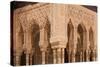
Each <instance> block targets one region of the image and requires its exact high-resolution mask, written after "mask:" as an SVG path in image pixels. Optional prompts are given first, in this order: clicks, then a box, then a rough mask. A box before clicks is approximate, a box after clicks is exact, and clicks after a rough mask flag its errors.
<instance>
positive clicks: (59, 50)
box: [57, 48, 61, 64]
mask: <svg viewBox="0 0 100 67" xmlns="http://www.w3.org/2000/svg"><path fill="white" fill-rule="evenodd" d="M57 63H58V64H60V63H61V48H57Z"/></svg>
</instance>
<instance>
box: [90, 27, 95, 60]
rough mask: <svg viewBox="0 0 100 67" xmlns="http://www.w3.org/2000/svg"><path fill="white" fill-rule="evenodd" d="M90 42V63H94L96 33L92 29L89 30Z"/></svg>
mask: <svg viewBox="0 0 100 67" xmlns="http://www.w3.org/2000/svg"><path fill="white" fill-rule="evenodd" d="M89 42H90V61H93V59H92V57H93V49H94V33H93V29H92V27H90V29H89Z"/></svg>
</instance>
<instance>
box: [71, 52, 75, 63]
mask: <svg viewBox="0 0 100 67" xmlns="http://www.w3.org/2000/svg"><path fill="white" fill-rule="evenodd" d="M71 61H72V62H75V51H73V52H72V60H71Z"/></svg>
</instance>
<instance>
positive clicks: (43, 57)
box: [42, 51, 45, 64]
mask: <svg viewBox="0 0 100 67" xmlns="http://www.w3.org/2000/svg"><path fill="white" fill-rule="evenodd" d="M42 64H45V51H42Z"/></svg>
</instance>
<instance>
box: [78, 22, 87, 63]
mask: <svg viewBox="0 0 100 67" xmlns="http://www.w3.org/2000/svg"><path fill="white" fill-rule="evenodd" d="M77 33H78V37H77V51H76V61H77V62H79V61H85V58H86V55H85V50H84V49H85V46H86V28H85V26H84V25H82V24H79V25H78V29H77Z"/></svg>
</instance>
